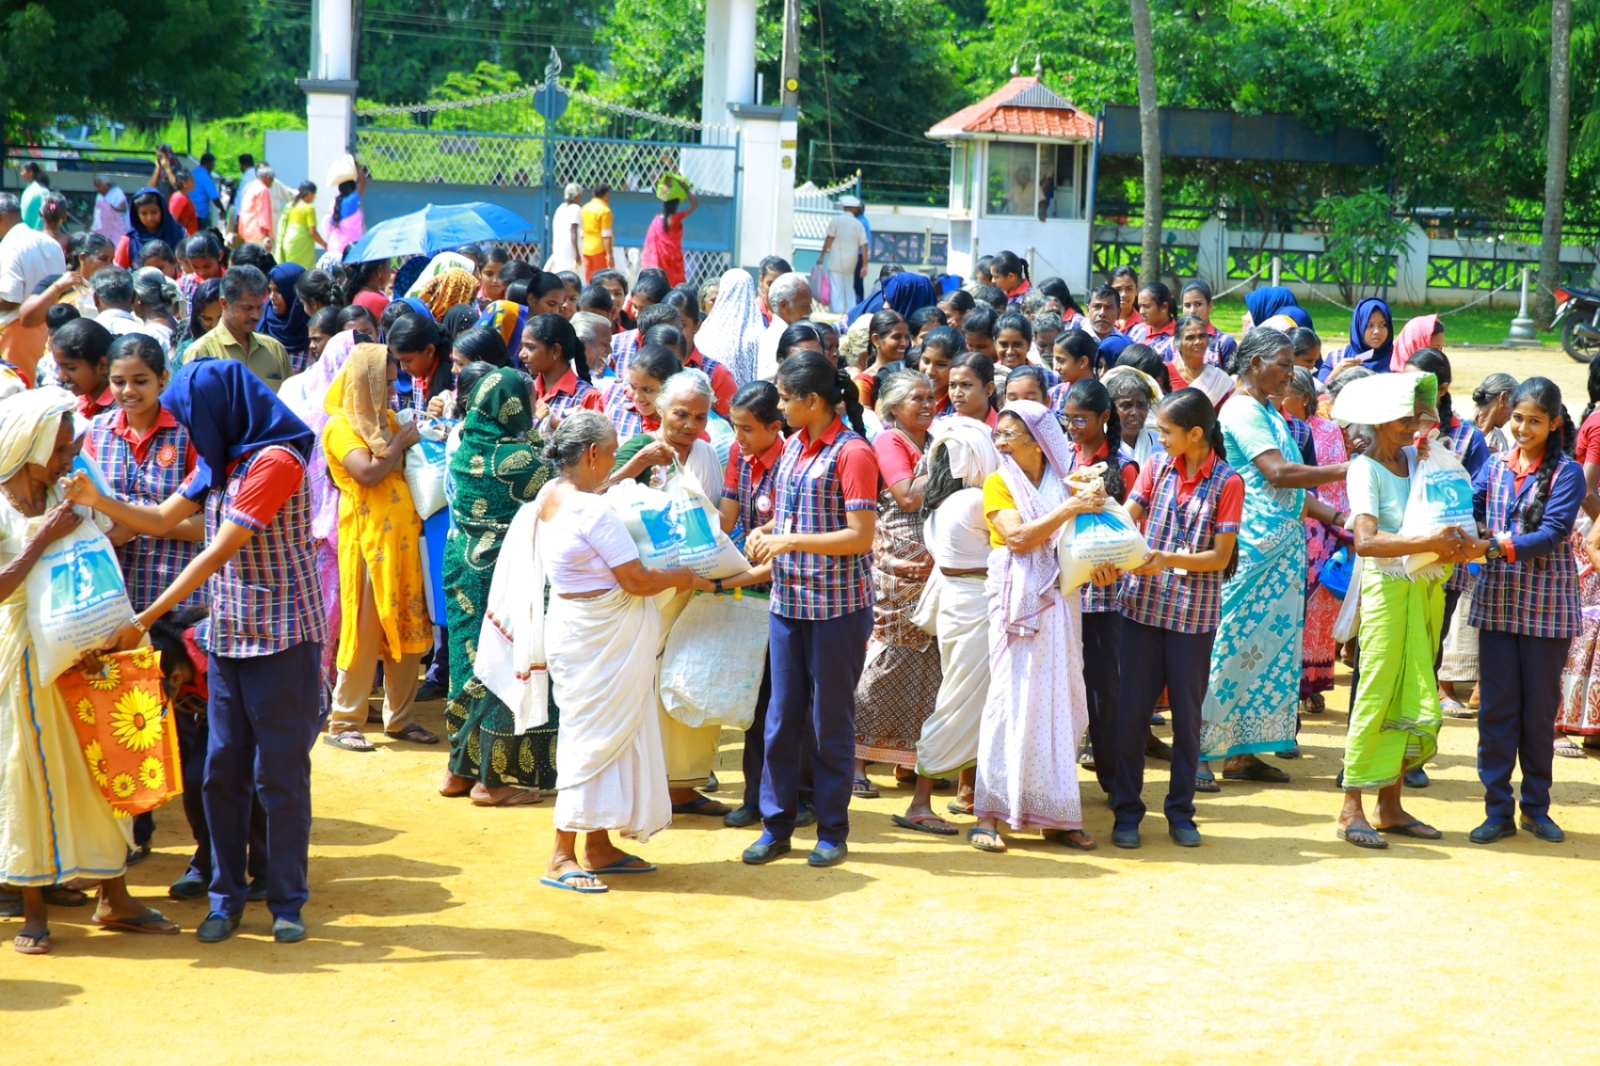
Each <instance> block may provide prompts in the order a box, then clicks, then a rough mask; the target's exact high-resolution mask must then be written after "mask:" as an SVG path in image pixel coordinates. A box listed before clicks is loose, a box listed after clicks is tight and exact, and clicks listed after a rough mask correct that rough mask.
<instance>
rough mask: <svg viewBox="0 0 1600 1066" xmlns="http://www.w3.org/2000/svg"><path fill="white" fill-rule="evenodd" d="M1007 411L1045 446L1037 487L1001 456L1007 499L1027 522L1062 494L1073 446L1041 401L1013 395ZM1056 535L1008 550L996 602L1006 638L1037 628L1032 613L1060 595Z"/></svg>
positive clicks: (1013, 462) (1025, 634)
mask: <svg viewBox="0 0 1600 1066" xmlns="http://www.w3.org/2000/svg"><path fill="white" fill-rule="evenodd" d="M1005 414H1008V415H1016V416H1017V417H1019V418H1021V419H1022V421H1023V422H1024V423H1025V424H1026V425H1027V427H1028V432H1029V433H1030V434H1032V435H1033V439H1034V442H1035V443H1037V444H1038V445H1039V447H1040V449H1042V450H1043V451H1044V461H1045V471H1044V477H1043V478H1041V479H1040V481H1039V485H1038V486H1037V487H1035V486H1034V484H1033V482H1032V481H1031V480H1029V478H1028V475H1027V474H1025V473H1023V472H1022V467H1020V466H1018V465H1017V461H1016V460H1015V459H1013V458H1011V456H1009V455H1002V456H1000V477H1001V479H1002V480H1004V481H1005V483H1006V488H1007V489H1009V490H1010V491H1011V499H1012V501H1013V502H1014V503H1015V504H1016V507H1017V512H1018V513H1019V514H1021V515H1022V520H1023V521H1024V522H1031V521H1033V520H1034V519H1036V518H1041V517H1043V516H1044V515H1045V514H1046V513H1047V512H1048V511H1049V510H1050V509H1051V508H1053V507H1055V506H1056V505H1057V504H1058V503H1059V502H1060V501H1062V500H1064V499H1065V498H1066V493H1067V488H1066V477H1067V474H1068V473H1070V472H1071V470H1072V458H1071V446H1070V445H1069V444H1068V443H1067V437H1066V434H1065V433H1063V432H1061V424H1060V423H1059V422H1057V421H1056V417H1055V415H1054V414H1053V413H1052V412H1051V410H1050V408H1048V407H1046V406H1045V405H1044V404H1042V403H1035V402H1034V401H1032V400H1013V401H1011V402H1010V403H1008V404H1006V409H1005ZM1052 480H1053V483H1052ZM1057 536H1059V531H1058V532H1057ZM1056 539H1057V537H1052V538H1051V539H1050V540H1049V541H1048V542H1047V543H1045V544H1041V545H1039V546H1038V547H1037V548H1034V549H1033V550H1032V551H1030V552H1025V553H1023V554H1020V555H1019V554H1017V553H1016V552H1009V553H1008V555H1009V558H1008V559H1007V560H1006V564H1005V568H1004V569H1003V570H1002V571H1001V576H1000V602H1001V603H1002V604H1003V605H1004V610H1005V613H1006V634H1007V636H1008V641H1007V642H1008V643H1009V638H1014V637H1031V636H1033V635H1034V634H1035V633H1037V632H1038V631H1039V625H1038V623H1037V622H1036V621H1034V619H1036V618H1037V617H1038V616H1039V615H1040V614H1042V613H1044V611H1045V609H1046V608H1047V607H1049V606H1050V604H1051V603H1053V602H1055V601H1056V599H1057V598H1058V597H1059V596H1060V592H1059V591H1058V589H1057V586H1056V580H1057V578H1059V577H1060V576H1061V568H1060V566H1058V565H1057V563H1056V551H1055V541H1056Z"/></svg>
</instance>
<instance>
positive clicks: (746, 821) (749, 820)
mask: <svg viewBox="0 0 1600 1066" xmlns="http://www.w3.org/2000/svg"><path fill="white" fill-rule="evenodd" d="M797 821H798V820H797ZM760 823H761V808H759V807H738V808H735V809H734V810H731V811H729V812H728V813H727V814H724V815H723V816H722V824H723V825H725V826H727V827H728V828H729V829H748V828H749V827H750V826H752V825H759V824H760Z"/></svg>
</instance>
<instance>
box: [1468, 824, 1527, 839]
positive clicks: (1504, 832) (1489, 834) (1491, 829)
mask: <svg viewBox="0 0 1600 1066" xmlns="http://www.w3.org/2000/svg"><path fill="white" fill-rule="evenodd" d="M1516 835H1517V827H1516V826H1514V825H1512V824H1511V823H1510V822H1496V821H1494V820H1493V819H1490V820H1489V821H1486V822H1484V823H1483V824H1482V825H1480V826H1478V828H1476V829H1474V830H1473V831H1472V832H1470V833H1468V834H1467V839H1468V840H1470V841H1472V842H1473V843H1474V844H1493V843H1494V842H1495V841H1496V840H1499V839H1500V838H1501V837H1514V836H1516Z"/></svg>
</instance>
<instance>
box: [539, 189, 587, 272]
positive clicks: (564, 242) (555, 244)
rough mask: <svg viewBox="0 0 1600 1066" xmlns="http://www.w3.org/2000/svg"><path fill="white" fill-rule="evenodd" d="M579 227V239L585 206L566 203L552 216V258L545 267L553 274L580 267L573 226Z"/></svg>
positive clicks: (546, 262) (580, 238) (580, 237)
mask: <svg viewBox="0 0 1600 1066" xmlns="http://www.w3.org/2000/svg"><path fill="white" fill-rule="evenodd" d="M574 226H577V227H578V233H579V238H578V239H579V240H582V239H583V237H582V233H583V208H582V207H580V206H579V205H577V204H567V203H564V204H562V205H561V206H560V207H558V208H556V211H555V214H553V215H551V216H550V258H549V259H547V260H545V264H544V268H545V269H546V270H548V271H550V273H552V274H559V273H560V272H561V271H563V270H577V269H578V263H579V258H578V250H577V248H575V247H574V246H573V243H572V227H574Z"/></svg>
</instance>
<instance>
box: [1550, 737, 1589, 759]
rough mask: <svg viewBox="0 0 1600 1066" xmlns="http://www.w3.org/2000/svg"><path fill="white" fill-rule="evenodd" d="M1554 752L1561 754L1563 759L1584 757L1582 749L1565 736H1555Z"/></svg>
mask: <svg viewBox="0 0 1600 1066" xmlns="http://www.w3.org/2000/svg"><path fill="white" fill-rule="evenodd" d="M1555 753H1556V754H1557V755H1559V756H1561V757H1562V758H1563V759H1582V758H1585V756H1584V754H1583V749H1582V748H1580V747H1578V745H1576V744H1574V743H1573V742H1572V741H1571V740H1569V739H1567V738H1566V737H1556V751H1555Z"/></svg>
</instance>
